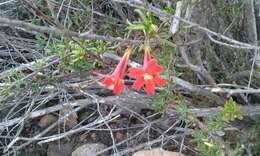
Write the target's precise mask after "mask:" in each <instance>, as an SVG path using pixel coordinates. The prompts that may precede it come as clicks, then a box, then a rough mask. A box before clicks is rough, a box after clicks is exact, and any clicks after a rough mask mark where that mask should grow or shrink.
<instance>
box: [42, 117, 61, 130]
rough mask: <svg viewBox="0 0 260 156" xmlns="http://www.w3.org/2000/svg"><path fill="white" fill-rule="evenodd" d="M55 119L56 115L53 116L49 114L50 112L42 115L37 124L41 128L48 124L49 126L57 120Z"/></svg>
mask: <svg viewBox="0 0 260 156" xmlns="http://www.w3.org/2000/svg"><path fill="white" fill-rule="evenodd" d="M57 120H58V118H57V117H56V116H54V115H50V114H48V115H44V116H43V117H42V118H41V119H40V121H39V123H38V125H39V126H40V127H41V128H47V127H48V126H50V125H51V124H53V123H54V122H55V121H57Z"/></svg>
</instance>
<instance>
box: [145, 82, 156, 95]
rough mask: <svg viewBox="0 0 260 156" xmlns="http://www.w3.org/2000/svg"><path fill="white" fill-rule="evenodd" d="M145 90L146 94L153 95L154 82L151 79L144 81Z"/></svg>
mask: <svg viewBox="0 0 260 156" xmlns="http://www.w3.org/2000/svg"><path fill="white" fill-rule="evenodd" d="M145 90H146V93H147V95H149V96H153V95H154V93H155V84H154V82H153V81H151V80H148V81H145Z"/></svg>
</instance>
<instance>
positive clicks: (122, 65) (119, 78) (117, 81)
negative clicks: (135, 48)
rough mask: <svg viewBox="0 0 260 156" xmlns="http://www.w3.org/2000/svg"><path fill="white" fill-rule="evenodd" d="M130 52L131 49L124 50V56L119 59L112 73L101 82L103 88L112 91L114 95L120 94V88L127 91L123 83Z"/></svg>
mask: <svg viewBox="0 0 260 156" xmlns="http://www.w3.org/2000/svg"><path fill="white" fill-rule="evenodd" d="M131 51H132V49H131V48H128V49H127V50H126V52H125V54H124V56H123V57H122V58H121V60H120V62H119V63H118V65H117V66H116V69H115V70H114V72H113V73H112V74H111V75H108V76H106V78H105V79H104V81H103V84H104V85H105V87H106V88H111V89H113V90H114V93H115V94H120V93H121V91H122V88H124V89H125V90H126V91H127V86H126V85H125V83H124V73H125V70H126V68H127V64H128V60H129V56H130V54H131Z"/></svg>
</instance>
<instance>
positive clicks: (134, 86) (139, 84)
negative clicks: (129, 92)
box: [132, 77, 145, 91]
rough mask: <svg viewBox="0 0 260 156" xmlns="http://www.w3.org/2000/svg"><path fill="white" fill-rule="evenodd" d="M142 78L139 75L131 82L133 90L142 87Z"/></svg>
mask: <svg viewBox="0 0 260 156" xmlns="http://www.w3.org/2000/svg"><path fill="white" fill-rule="evenodd" d="M144 82H145V81H144V79H143V77H139V78H137V79H136V80H135V82H134V84H133V86H132V87H133V88H134V89H135V90H137V91H139V90H140V89H141V88H142V87H143V85H144Z"/></svg>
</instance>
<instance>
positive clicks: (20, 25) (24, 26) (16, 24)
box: [0, 17, 142, 44]
mask: <svg viewBox="0 0 260 156" xmlns="http://www.w3.org/2000/svg"><path fill="white" fill-rule="evenodd" d="M0 25H1V26H8V27H12V28H17V29H21V30H24V31H29V32H30V33H35V32H38V33H42V34H45V33H47V34H56V35H60V36H64V37H75V38H81V39H89V40H103V41H110V42H111V41H114V42H124V43H131V44H140V43H142V41H139V40H129V39H122V38H117V37H111V36H101V35H96V34H90V33H82V34H81V33H77V32H73V31H70V30H67V29H59V28H56V27H47V26H38V25H34V24H30V23H26V22H23V21H19V20H11V19H8V18H4V17H0Z"/></svg>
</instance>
